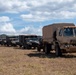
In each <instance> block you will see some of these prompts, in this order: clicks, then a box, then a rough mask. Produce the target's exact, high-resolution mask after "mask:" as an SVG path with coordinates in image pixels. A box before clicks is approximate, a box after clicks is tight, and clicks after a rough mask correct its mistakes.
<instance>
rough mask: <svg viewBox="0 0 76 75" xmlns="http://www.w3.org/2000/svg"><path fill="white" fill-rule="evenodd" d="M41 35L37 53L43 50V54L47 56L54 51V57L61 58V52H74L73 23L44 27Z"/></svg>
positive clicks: (74, 33)
mask: <svg viewBox="0 0 76 75" xmlns="http://www.w3.org/2000/svg"><path fill="white" fill-rule="evenodd" d="M42 34H43V35H42V44H41V45H38V47H37V49H38V51H40V50H41V48H43V50H44V52H45V54H49V53H50V51H51V50H55V53H56V56H61V55H62V53H63V52H76V26H75V25H74V24H73V23H55V24H51V25H47V26H44V27H43V29H42Z"/></svg>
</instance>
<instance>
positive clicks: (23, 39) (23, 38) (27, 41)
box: [19, 35, 38, 49]
mask: <svg viewBox="0 0 76 75" xmlns="http://www.w3.org/2000/svg"><path fill="white" fill-rule="evenodd" d="M19 42H20V47H22V48H24V49H31V48H33V49H35V48H36V47H37V43H38V38H37V35H19Z"/></svg>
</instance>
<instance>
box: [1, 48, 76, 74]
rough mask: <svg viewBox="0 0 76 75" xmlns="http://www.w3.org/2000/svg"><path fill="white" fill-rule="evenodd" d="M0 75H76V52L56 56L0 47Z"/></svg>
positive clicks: (35, 51)
mask: <svg viewBox="0 0 76 75" xmlns="http://www.w3.org/2000/svg"><path fill="white" fill-rule="evenodd" d="M0 75H76V53H70V54H64V55H63V56H62V57H56V56H55V54H53V53H52V54H49V55H45V54H44V53H42V52H41V53H39V52H37V50H24V49H19V48H16V47H0Z"/></svg>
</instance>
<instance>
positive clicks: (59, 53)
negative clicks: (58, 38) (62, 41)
mask: <svg viewBox="0 0 76 75" xmlns="http://www.w3.org/2000/svg"><path fill="white" fill-rule="evenodd" d="M55 51H56V56H62V52H61V49H60V47H59V44H58V43H57V42H56V43H55Z"/></svg>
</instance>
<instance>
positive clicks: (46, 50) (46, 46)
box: [44, 44, 50, 54]
mask: <svg viewBox="0 0 76 75" xmlns="http://www.w3.org/2000/svg"><path fill="white" fill-rule="evenodd" d="M44 51H45V54H49V53H50V45H49V44H45V45H44Z"/></svg>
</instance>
